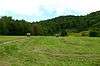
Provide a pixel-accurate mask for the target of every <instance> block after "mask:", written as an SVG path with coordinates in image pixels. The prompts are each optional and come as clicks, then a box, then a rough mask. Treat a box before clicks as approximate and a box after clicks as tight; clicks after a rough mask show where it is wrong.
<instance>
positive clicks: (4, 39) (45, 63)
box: [0, 36, 100, 66]
mask: <svg viewBox="0 0 100 66" xmlns="http://www.w3.org/2000/svg"><path fill="white" fill-rule="evenodd" d="M0 66H100V38H97V37H95V38H92V37H91V38H90V37H51V36H49V37H41V36H37V37H30V38H27V37H18V36H17V37H16V36H15V37H10V36H1V37H0Z"/></svg>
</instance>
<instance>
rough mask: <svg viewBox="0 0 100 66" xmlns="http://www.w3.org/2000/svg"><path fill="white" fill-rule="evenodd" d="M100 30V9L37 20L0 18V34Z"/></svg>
mask: <svg viewBox="0 0 100 66" xmlns="http://www.w3.org/2000/svg"><path fill="white" fill-rule="evenodd" d="M90 30H94V31H100V11H96V12H92V13H90V14H87V15H85V16H74V15H68V16H59V17H56V18H53V19H48V20H44V21H39V22H27V21H25V20H14V19H12V17H7V16H3V17H1V18H0V35H25V34H26V33H27V32H30V33H31V34H32V35H55V34H58V33H60V32H62V31H67V32H73V33H79V32H82V31H90Z"/></svg>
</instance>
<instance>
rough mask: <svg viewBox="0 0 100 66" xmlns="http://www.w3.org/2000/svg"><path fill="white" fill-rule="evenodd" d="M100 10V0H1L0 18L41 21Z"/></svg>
mask: <svg viewBox="0 0 100 66" xmlns="http://www.w3.org/2000/svg"><path fill="white" fill-rule="evenodd" d="M98 10H100V0H0V16H12V17H13V18H14V19H25V20H26V21H40V20H46V19H51V18H54V17H57V16H64V15H86V14H88V13H91V12H94V11H98Z"/></svg>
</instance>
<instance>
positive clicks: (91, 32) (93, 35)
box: [89, 31, 98, 37]
mask: <svg viewBox="0 0 100 66" xmlns="http://www.w3.org/2000/svg"><path fill="white" fill-rule="evenodd" d="M89 36H90V37H97V36H98V33H97V32H96V31H90V32H89Z"/></svg>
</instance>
